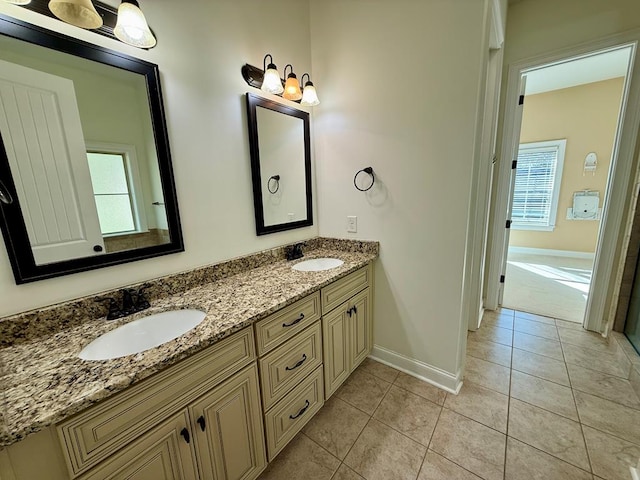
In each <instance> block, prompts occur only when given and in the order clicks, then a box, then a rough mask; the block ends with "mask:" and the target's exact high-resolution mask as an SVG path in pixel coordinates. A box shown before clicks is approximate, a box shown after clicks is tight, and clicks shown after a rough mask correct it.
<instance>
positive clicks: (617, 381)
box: [567, 364, 640, 409]
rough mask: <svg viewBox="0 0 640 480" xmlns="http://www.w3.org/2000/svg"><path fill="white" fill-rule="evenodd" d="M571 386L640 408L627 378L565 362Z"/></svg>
mask: <svg viewBox="0 0 640 480" xmlns="http://www.w3.org/2000/svg"><path fill="white" fill-rule="evenodd" d="M567 369H568V370H569V378H570V379H571V386H572V387H573V388H574V389H576V390H580V391H581V392H586V393H591V394H592V395H595V396H597V397H602V398H606V399H607V400H611V401H612V402H616V403H620V404H622V405H626V406H627V407H631V408H635V409H640V398H638V395H637V394H636V392H635V391H634V389H633V387H632V386H631V383H630V382H629V380H625V379H624V378H620V377H616V376H614V375H609V374H606V373H601V372H596V371H593V370H588V369H586V368H582V367H579V366H578V365H573V364H567Z"/></svg>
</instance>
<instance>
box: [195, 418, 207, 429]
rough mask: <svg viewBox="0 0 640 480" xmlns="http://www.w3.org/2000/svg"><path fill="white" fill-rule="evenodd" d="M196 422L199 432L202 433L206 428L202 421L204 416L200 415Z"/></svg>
mask: <svg viewBox="0 0 640 480" xmlns="http://www.w3.org/2000/svg"><path fill="white" fill-rule="evenodd" d="M196 422H198V425H200V430H202V431H203V432H204V429H205V427H206V426H207V424H206V423H205V421H204V415H200V416H199V417H198V419H197V420H196Z"/></svg>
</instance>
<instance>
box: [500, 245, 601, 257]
mask: <svg viewBox="0 0 640 480" xmlns="http://www.w3.org/2000/svg"><path fill="white" fill-rule="evenodd" d="M511 252H513V253H526V254H528V255H548V256H552V257H569V258H584V259H587V260H593V259H594V258H595V255H596V254H595V253H589V252H573V251H571V250H551V249H548V248H530V247H511V246H510V247H509V253H511Z"/></svg>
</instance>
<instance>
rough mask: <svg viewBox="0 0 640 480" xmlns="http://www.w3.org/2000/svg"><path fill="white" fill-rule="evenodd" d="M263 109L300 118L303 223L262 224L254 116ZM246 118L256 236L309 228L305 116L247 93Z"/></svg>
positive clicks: (310, 205) (310, 207) (308, 150)
mask: <svg viewBox="0 0 640 480" xmlns="http://www.w3.org/2000/svg"><path fill="white" fill-rule="evenodd" d="M257 107H263V108H267V109H269V110H273V111H274V112H279V113H282V114H284V115H290V116H292V117H297V118H300V119H302V121H303V124H304V131H303V135H304V173H305V188H306V202H307V205H306V212H307V218H306V219H305V220H298V221H297V222H288V223H279V224H277V225H268V226H265V224H264V208H263V207H264V206H263V204H262V176H261V172H260V148H259V143H258V117H257V114H256V108H257ZM247 118H248V122H249V149H250V153H251V179H252V182H253V208H254V210H255V217H256V234H257V235H267V234H269V233H275V232H284V231H286V230H293V229H295V228H301V227H309V226H311V225H313V201H312V196H311V143H310V135H309V114H308V113H307V112H303V111H302V110H298V109H296V108H291V107H288V106H286V105H283V104H281V103H277V102H274V101H272V100H268V99H266V98H263V97H260V96H258V95H254V94H252V93H247Z"/></svg>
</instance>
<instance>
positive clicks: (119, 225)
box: [87, 144, 146, 236]
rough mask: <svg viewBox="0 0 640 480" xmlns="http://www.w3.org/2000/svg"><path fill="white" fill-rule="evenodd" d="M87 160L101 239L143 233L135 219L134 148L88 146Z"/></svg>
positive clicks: (143, 224)
mask: <svg viewBox="0 0 640 480" xmlns="http://www.w3.org/2000/svg"><path fill="white" fill-rule="evenodd" d="M87 160H88V162H89V172H90V174H91V184H92V187H93V195H94V199H95V202H96V208H97V210H98V220H99V222H100V230H101V231H102V234H103V235H105V236H109V235H118V234H124V233H135V232H139V231H144V230H146V221H144V219H142V218H139V215H138V211H139V210H140V209H139V207H138V205H137V202H138V200H137V199H136V192H137V191H140V190H139V188H136V187H135V185H136V184H137V183H138V180H137V170H136V168H135V163H134V162H135V148H134V147H133V146H128V145H109V144H93V145H92V144H88V145H87Z"/></svg>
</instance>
